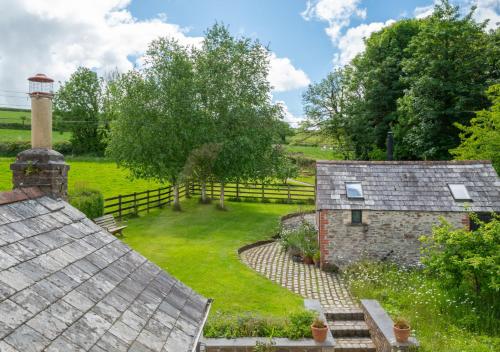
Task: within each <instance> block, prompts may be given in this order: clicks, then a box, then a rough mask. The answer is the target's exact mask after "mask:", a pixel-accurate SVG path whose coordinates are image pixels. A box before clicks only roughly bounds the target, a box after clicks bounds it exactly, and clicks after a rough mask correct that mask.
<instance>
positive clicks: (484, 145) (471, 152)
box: [450, 84, 500, 173]
mask: <svg viewBox="0 0 500 352" xmlns="http://www.w3.org/2000/svg"><path fill="white" fill-rule="evenodd" d="M487 95H488V97H489V100H490V101H491V107H490V108H488V109H485V110H481V111H478V112H477V113H476V116H475V117H474V118H472V119H471V120H470V125H468V126H464V125H461V124H457V127H458V128H459V129H460V131H461V133H460V139H461V143H460V145H459V146H458V147H457V148H455V149H452V150H451V151H450V152H451V154H452V155H454V156H455V157H456V158H457V159H465V160H467V159H485V160H491V161H492V162H493V166H494V167H495V169H496V170H497V172H499V173H500V84H495V85H493V86H491V87H490V88H489V89H488V90H487Z"/></svg>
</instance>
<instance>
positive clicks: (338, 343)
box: [335, 337, 376, 352]
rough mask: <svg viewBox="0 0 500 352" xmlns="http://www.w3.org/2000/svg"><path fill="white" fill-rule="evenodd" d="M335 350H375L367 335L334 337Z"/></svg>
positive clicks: (349, 351) (371, 351)
mask: <svg viewBox="0 0 500 352" xmlns="http://www.w3.org/2000/svg"><path fill="white" fill-rule="evenodd" d="M335 352H376V348H375V345H374V344H373V342H372V340H371V339H370V338H368V337H340V338H336V339H335Z"/></svg>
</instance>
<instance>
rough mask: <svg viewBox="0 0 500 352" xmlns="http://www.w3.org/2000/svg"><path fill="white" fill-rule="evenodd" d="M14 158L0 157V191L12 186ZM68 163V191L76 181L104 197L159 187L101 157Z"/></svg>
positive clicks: (69, 161)
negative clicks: (131, 177)
mask: <svg viewBox="0 0 500 352" xmlns="http://www.w3.org/2000/svg"><path fill="white" fill-rule="evenodd" d="M0 131H1V130H0ZM13 161H14V158H0V170H3V171H2V172H0V191H6V190H10V189H11V188H12V174H11V172H10V169H9V165H10V164H11V163H12V162H13ZM66 161H67V162H68V164H69V165H70V170H69V174H68V188H69V191H70V192H71V190H72V189H73V188H74V187H75V184H77V183H85V184H86V185H88V186H90V187H92V188H95V189H98V190H100V191H101V192H102V193H103V194H104V197H111V196H115V195H118V194H128V193H133V192H140V191H145V190H147V189H154V188H158V187H160V184H159V183H157V182H153V181H145V180H131V179H129V177H128V176H129V173H128V171H127V170H124V169H120V168H118V167H117V166H116V164H115V163H114V162H113V161H110V160H106V159H103V158H73V159H72V158H67V160H66Z"/></svg>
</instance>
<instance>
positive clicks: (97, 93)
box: [54, 67, 105, 154]
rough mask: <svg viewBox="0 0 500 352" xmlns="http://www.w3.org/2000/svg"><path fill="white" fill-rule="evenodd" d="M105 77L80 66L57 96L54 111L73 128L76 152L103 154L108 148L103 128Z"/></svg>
mask: <svg viewBox="0 0 500 352" xmlns="http://www.w3.org/2000/svg"><path fill="white" fill-rule="evenodd" d="M102 91H103V86H102V80H101V79H100V78H99V77H98V76H97V74H96V73H95V72H93V71H91V70H90V69H88V68H85V67H79V68H78V69H77V70H76V71H75V72H74V73H73V74H72V75H71V76H70V78H69V79H68V81H66V82H64V83H63V84H62V85H61V87H60V88H59V90H58V91H57V93H56V95H55V97H54V113H55V115H56V116H57V118H58V119H60V122H59V124H62V125H63V126H64V128H66V129H68V130H70V131H71V132H72V133H71V144H72V146H73V150H74V152H76V153H95V154H101V153H102V152H103V150H104V148H105V145H104V143H103V141H102V129H101V128H100V113H101V108H102Z"/></svg>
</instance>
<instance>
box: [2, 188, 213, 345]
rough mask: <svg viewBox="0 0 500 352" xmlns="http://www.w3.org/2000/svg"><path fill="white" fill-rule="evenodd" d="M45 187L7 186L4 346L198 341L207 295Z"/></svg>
mask: <svg viewBox="0 0 500 352" xmlns="http://www.w3.org/2000/svg"><path fill="white" fill-rule="evenodd" d="M40 195H41V194H40V193H39V192H37V190H36V189H35V190H27V191H24V192H21V191H19V190H16V191H14V192H8V193H0V351H1V352H14V351H19V352H31V351H49V352H53V351H61V352H62V351H64V352H67V351H94V352H115V351H142V352H152V351H153V352H167V351H168V352H179V351H191V350H193V348H194V347H195V346H194V345H195V343H196V341H197V340H198V338H199V335H200V333H201V329H202V327H203V323H204V320H205V318H206V315H207V313H208V309H209V304H210V301H209V300H207V299H206V298H204V297H202V296H200V295H198V294H197V293H196V292H194V291H193V290H191V289H190V288H189V287H187V286H185V285H184V284H182V283H181V282H180V281H178V280H176V279H174V278H173V277H172V276H170V275H169V274H167V273H166V272H165V271H163V270H161V269H160V268H159V267H158V266H156V265H155V264H153V263H151V262H150V261H148V260H147V259H146V258H144V257H143V256H142V255H140V254H139V253H137V252H135V251H133V250H132V249H130V247H128V246H127V245H126V244H124V243H123V242H122V241H120V240H119V239H117V238H115V237H114V236H112V235H110V234H109V233H107V232H106V231H104V230H103V229H102V228H100V227H99V226H97V225H96V224H94V223H93V222H92V221H90V220H89V219H87V218H86V217H85V215H84V214H82V213H81V212H79V211H78V210H77V209H75V208H74V207H72V206H71V205H69V204H68V203H66V202H64V201H61V200H53V199H52V198H49V197H46V196H41V197H39V196H40ZM5 203H9V204H5Z"/></svg>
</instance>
